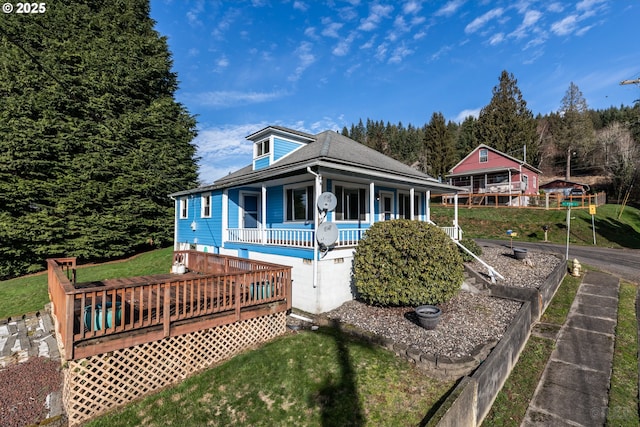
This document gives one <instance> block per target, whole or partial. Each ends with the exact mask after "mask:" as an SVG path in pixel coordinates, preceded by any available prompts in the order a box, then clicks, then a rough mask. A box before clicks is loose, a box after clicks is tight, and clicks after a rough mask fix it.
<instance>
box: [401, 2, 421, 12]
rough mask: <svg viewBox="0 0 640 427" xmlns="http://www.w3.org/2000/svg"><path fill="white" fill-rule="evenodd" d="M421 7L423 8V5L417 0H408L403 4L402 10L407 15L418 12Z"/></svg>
mask: <svg viewBox="0 0 640 427" xmlns="http://www.w3.org/2000/svg"><path fill="white" fill-rule="evenodd" d="M420 9H422V5H420V3H419V2H417V1H415V0H411V1H408V2H406V3H405V4H404V6H402V12H404V13H405V14H406V15H409V14H415V13H418V12H420Z"/></svg>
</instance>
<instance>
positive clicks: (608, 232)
mask: <svg viewBox="0 0 640 427" xmlns="http://www.w3.org/2000/svg"><path fill="white" fill-rule="evenodd" d="M583 221H585V222H587V223H589V225H591V218H590V217H589V218H583ZM594 224H595V226H596V232H597V233H598V234H599V235H600V236H602V237H604V238H605V239H607V240H608V241H610V242H613V243H617V244H618V245H620V246H622V247H623V248H629V249H640V233H638V232H637V231H636V230H634V229H633V227H631V226H629V225H627V224H624V223H622V222H620V221H618V220H615V219H611V218H606V219H602V218H597V217H596V218H595V220H594Z"/></svg>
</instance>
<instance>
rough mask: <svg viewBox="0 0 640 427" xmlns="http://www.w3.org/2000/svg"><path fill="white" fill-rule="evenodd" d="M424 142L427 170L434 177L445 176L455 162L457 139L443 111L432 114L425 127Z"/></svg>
mask: <svg viewBox="0 0 640 427" xmlns="http://www.w3.org/2000/svg"><path fill="white" fill-rule="evenodd" d="M424 144H425V161H426V162H427V168H426V170H427V172H428V173H429V174H431V175H432V176H433V177H434V178H444V176H445V174H446V173H447V172H448V171H449V169H450V168H451V167H452V166H453V164H454V159H455V141H454V134H453V133H452V132H451V130H450V128H449V127H448V126H447V124H446V122H445V119H444V116H443V115H442V113H439V112H438V113H433V115H432V116H431V120H430V121H429V124H428V125H427V126H426V127H425V136H424Z"/></svg>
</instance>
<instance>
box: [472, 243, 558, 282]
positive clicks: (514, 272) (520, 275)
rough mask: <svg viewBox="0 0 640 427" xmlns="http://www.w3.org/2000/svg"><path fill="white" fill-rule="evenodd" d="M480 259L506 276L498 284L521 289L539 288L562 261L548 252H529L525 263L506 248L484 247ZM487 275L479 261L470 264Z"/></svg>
mask: <svg viewBox="0 0 640 427" xmlns="http://www.w3.org/2000/svg"><path fill="white" fill-rule="evenodd" d="M480 258H481V259H482V260H483V261H484V262H486V263H487V264H489V265H490V266H492V267H493V268H495V269H496V271H497V272H498V273H500V274H501V275H502V276H504V280H501V279H498V281H497V284H499V285H506V286H514V287H519V288H539V287H540V286H541V285H542V284H543V283H544V281H545V279H546V278H547V277H549V276H550V275H551V273H552V272H553V270H555V268H556V267H557V266H558V265H559V264H560V263H561V262H562V260H561V259H560V258H559V257H558V256H556V255H554V254H552V253H548V252H539V251H532V250H529V251H527V257H526V259H525V260H524V261H521V260H517V259H515V258H514V257H513V250H511V248H508V247H504V246H483V247H482V255H481V256H480ZM468 265H469V266H470V267H471V268H472V269H474V270H475V271H478V272H480V273H483V274H486V273H487V269H486V268H485V267H484V266H483V265H482V264H480V263H479V262H477V261H474V262H471V263H469V264H468Z"/></svg>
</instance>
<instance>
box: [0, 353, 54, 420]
mask: <svg viewBox="0 0 640 427" xmlns="http://www.w3.org/2000/svg"><path fill="white" fill-rule="evenodd" d="M61 388H62V372H61V368H60V362H59V361H55V360H50V359H47V358H44V357H32V358H30V359H29V360H28V361H26V362H22V363H18V364H15V365H10V366H9V367H8V368H6V369H3V370H0V390H2V398H1V403H0V425H2V426H3V427H24V426H28V425H34V424H36V423H39V422H40V421H42V420H44V419H45V418H46V417H47V412H48V409H47V396H48V395H49V394H51V393H52V392H54V391H58V392H59V391H60V390H61Z"/></svg>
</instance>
